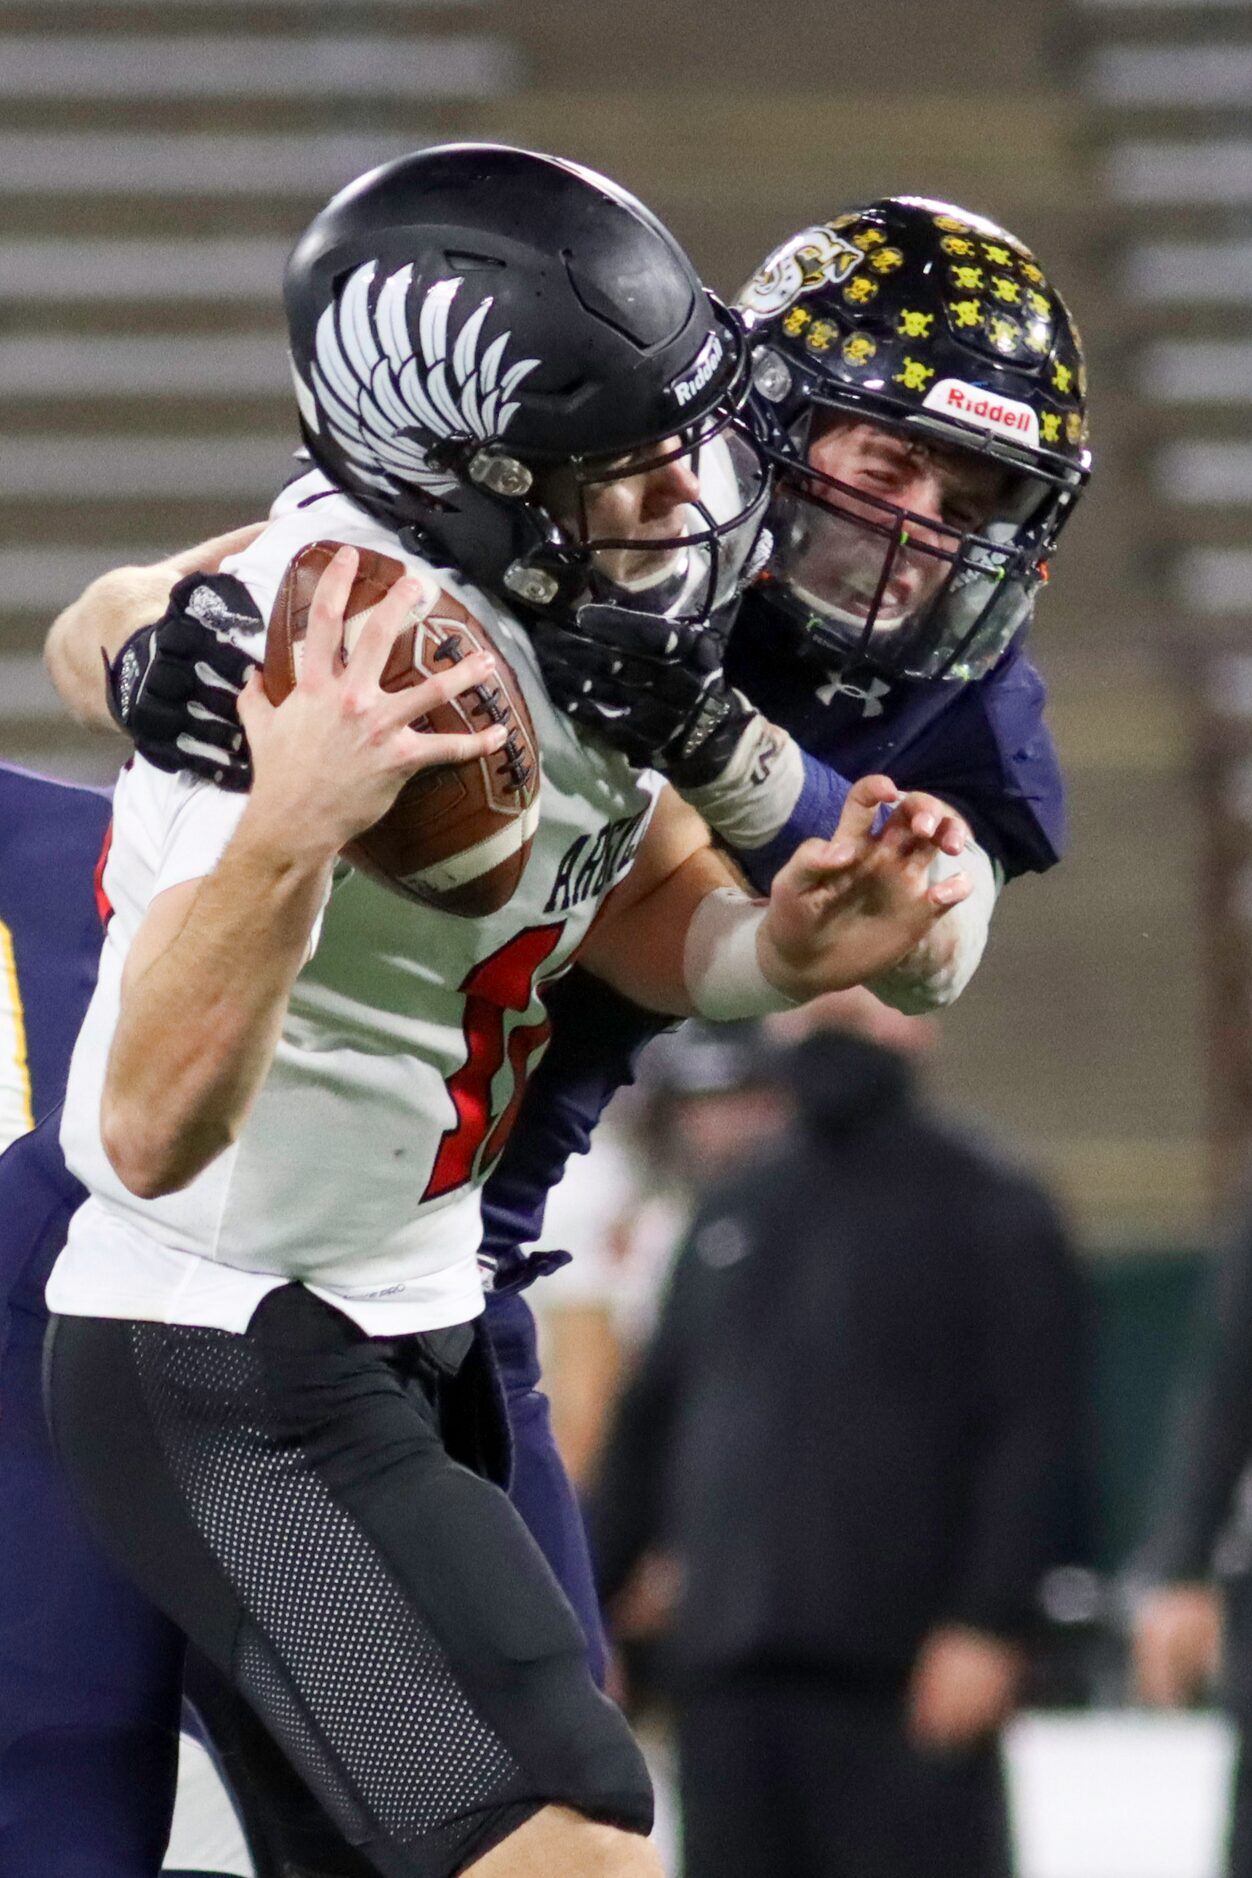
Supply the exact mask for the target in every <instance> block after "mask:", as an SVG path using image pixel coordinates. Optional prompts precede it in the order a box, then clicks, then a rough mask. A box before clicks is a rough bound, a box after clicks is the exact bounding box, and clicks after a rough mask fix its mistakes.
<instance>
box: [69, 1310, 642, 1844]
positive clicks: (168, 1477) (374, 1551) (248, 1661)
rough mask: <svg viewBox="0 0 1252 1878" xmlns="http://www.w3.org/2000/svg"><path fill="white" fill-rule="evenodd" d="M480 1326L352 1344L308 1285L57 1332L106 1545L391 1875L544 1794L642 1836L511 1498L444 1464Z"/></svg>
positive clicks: (519, 1818) (470, 1433)
mask: <svg viewBox="0 0 1252 1878" xmlns="http://www.w3.org/2000/svg"><path fill="white" fill-rule="evenodd" d="M471 1341H472V1334H471V1332H470V1330H469V1328H468V1327H467V1326H459V1327H457V1328H456V1329H454V1330H450V1331H437V1332H432V1333H427V1334H424V1335H412V1336H406V1337H399V1338H395V1339H391V1340H383V1339H378V1338H368V1337H366V1336H365V1335H364V1333H363V1332H362V1331H360V1330H359V1329H358V1328H357V1326H356V1325H355V1324H353V1323H352V1322H351V1321H350V1320H349V1319H348V1318H346V1317H344V1316H343V1315H342V1314H341V1313H340V1312H338V1311H335V1310H333V1309H332V1308H331V1307H330V1306H329V1305H326V1304H324V1303H322V1302H321V1301H320V1300H319V1299H317V1298H315V1297H314V1296H313V1295H312V1294H311V1293H310V1292H308V1291H306V1290H304V1289H303V1287H301V1286H299V1285H286V1286H283V1287H282V1288H281V1289H279V1290H276V1291H274V1292H271V1293H270V1295H269V1296H268V1297H267V1298H266V1299H265V1300H264V1301H263V1302H262V1304H261V1305H260V1306H259V1308H258V1309H257V1311H256V1313H255V1315H254V1317H253V1320H252V1323H251V1325H250V1326H249V1329H248V1331H247V1333H246V1334H244V1335H234V1334H232V1333H231V1332H228V1331H222V1330H214V1329H205V1328H199V1327H194V1326H187V1325H167V1324H151V1323H138V1322H129V1321H122V1320H113V1319H100V1318H75V1317H62V1318H57V1319H54V1320H53V1327H52V1331H51V1333H50V1339H49V1347H48V1359H47V1386H48V1400H49V1413H50V1417H51V1421H52V1428H53V1435H54V1439H55V1442H56V1445H57V1449H58V1454H59V1457H60V1460H61V1463H62V1465H63V1467H64V1469H65V1471H66V1473H67V1475H68V1477H69V1479H70V1481H71V1483H72V1485H73V1486H74V1488H75V1490H76V1493H77V1495H78V1498H79V1500H80V1502H81V1504H82V1506H83V1508H84V1511H85V1512H86V1514H87V1517H88V1518H89V1520H90V1521H91V1523H92V1524H93V1526H94V1527H95V1529H96V1532H97V1535H98V1536H99V1538H100V1539H101V1541H102V1542H103V1543H104V1544H105V1546H106V1547H107V1548H108V1549H109V1550H110V1551H111V1552H112V1554H113V1556H114V1558H115V1559H116V1560H117V1561H118V1563H119V1564H120V1565H121V1566H122V1567H123V1569H125V1570H126V1571H127V1572H128V1573H129V1574H130V1576H131V1577H132V1578H133V1579H134V1580H135V1581H136V1583H137V1584H138V1585H139V1586H140V1588H141V1589H142V1590H143V1591H144V1592H146V1593H147V1595H148V1596H149V1597H150V1598H151V1599H152V1600H153V1602H154V1603H156V1604H157V1605H158V1606H159V1607H160V1608H161V1609H163V1610H164V1611H166V1612H167V1614H168V1615H169V1616H170V1617H172V1618H173V1619H174V1621H175V1622H176V1623H177V1624H178V1625H179V1626H180V1627H181V1628H182V1629H183V1630H184V1631H185V1632H186V1633H187V1635H188V1637H189V1638H190V1639H191V1641H192V1642H193V1643H194V1644H195V1645H196V1647H197V1648H198V1649H199V1650H201V1651H202V1652H203V1653H204V1655H205V1656H206V1657H207V1658H208V1659H209V1661H210V1662H211V1663H212V1664H213V1665H214V1666H215V1667H216V1669H217V1670H218V1671H219V1672H220V1673H221V1674H222V1675H224V1676H226V1677H228V1678H229V1680H230V1682H231V1683H232V1684H233V1686H234V1687H235V1688H236V1689H237V1690H238V1691H239V1693H240V1694H241V1695H242V1696H243V1697H244V1698H245V1700H246V1701H247V1703H248V1704H249V1705H250V1707H251V1708H252V1710H253V1711H254V1712H255V1714H256V1715H257V1716H258V1718H259V1719H260V1721H261V1722H262V1723H263V1725H264V1728H265V1731H266V1734H267V1736H268V1737H269V1738H270V1739H271V1740H272V1741H273V1742H275V1743H277V1745H278V1746H279V1748H280V1749H281V1751H282V1756H283V1758H284V1761H285V1762H286V1763H288V1764H289V1765H290V1767H291V1768H293V1769H294V1770H295V1772H296V1773H297V1774H298V1775H299V1778H300V1782H302V1783H303V1787H304V1788H307V1790H308V1792H309V1793H310V1794H311V1795H312V1796H313V1798H314V1799H315V1801H316V1803H317V1806H318V1807H319V1808H321V1809H322V1810H323V1811H324V1812H325V1814H326V1815H328V1816H329V1818H330V1820H331V1821H332V1822H333V1824H334V1826H335V1828H336V1829H337V1832H338V1833H339V1834H342V1837H343V1838H344V1839H345V1840H347V1842H348V1843H349V1844H350V1845H351V1846H353V1847H354V1848H355V1849H356V1851H357V1853H358V1854H359V1855H360V1857H361V1859H362V1860H363V1861H364V1862H365V1865H366V1868H367V1869H373V1870H375V1871H377V1872H379V1873H382V1874H384V1875H385V1878H450V1875H451V1874H453V1873H455V1872H459V1871H461V1870H463V1869H464V1868H465V1866H466V1865H467V1864H469V1863H471V1862H472V1861H473V1860H474V1859H476V1858H478V1857H481V1856H482V1854H483V1853H484V1852H485V1851H486V1850H487V1849H488V1848H489V1847H490V1846H492V1845H494V1844H497V1843H498V1842H499V1841H500V1840H501V1839H503V1838H505V1837H507V1835H508V1834H509V1833H510V1832H512V1831H513V1830H515V1829H516V1827H517V1826H518V1825H520V1824H521V1823H522V1822H523V1821H524V1820H525V1819H527V1818H529V1817H530V1816H531V1815H532V1814H533V1813H535V1812H536V1811H538V1810H539V1808H540V1807H542V1806H544V1805H546V1804H549V1803H563V1804H565V1805H568V1806H572V1807H574V1808H576V1809H578V1810H579V1811H582V1812H584V1813H586V1814H587V1815H588V1816H589V1817H592V1818H596V1819H602V1820H606V1821H608V1822H610V1823H612V1824H615V1825H620V1826H623V1827H625V1828H626V1829H628V1830H633V1831H639V1832H646V1831H647V1830H648V1829H649V1827H650V1824H651V1794H650V1788H649V1785H648V1778H647V1774H646V1771H645V1769H644V1766H643V1761H642V1758H641V1756H640V1755H639V1752H638V1749H637V1748H636V1746H635V1744H634V1741H633V1740H632V1738H631V1736H630V1733H629V1730H628V1729H627V1728H626V1725H625V1723H624V1722H623V1720H622V1718H621V1716H620V1715H619V1714H618V1712H617V1710H616V1709H615V1708H613V1706H612V1704H611V1703H609V1702H607V1701H606V1699H605V1698H604V1697H603V1696H602V1695H600V1693H599V1692H598V1691H597V1690H596V1688H595V1686H594V1684H593V1682H592V1680H591V1676H590V1674H589V1672H588V1669H587V1663H586V1651H585V1644H584V1641H583V1637H582V1633H581V1630H580V1628H579V1626H578V1623H577V1620H576V1619H575V1617H574V1615H573V1612H572V1611H571V1610H570V1608H569V1605H568V1604H567V1603H566V1601H565V1599H564V1597H563V1596H562V1594H561V1592H560V1590H559V1588H558V1587H557V1585H556V1581H555V1579H554V1578H553V1577H552V1574H551V1572H550V1571H549V1569H548V1567H547V1565H546V1564H545V1562H544V1561H543V1558H542V1556H541V1555H540V1553H539V1551H538V1549H537V1547H536V1546H535V1545H534V1543H533V1541H532V1540H531V1538H530V1536H529V1534H528V1533H527V1531H526V1529H525V1527H524V1526H523V1524H522V1522H521V1520H520V1519H519V1518H518V1516H517V1514H516V1513H515V1512H514V1510H513V1508H512V1506H511V1505H510V1503H509V1501H508V1499H507V1497H506V1495H505V1494H504V1493H503V1492H501V1491H500V1490H499V1488H497V1487H495V1486H493V1485H491V1484H490V1483H489V1482H488V1481H487V1480H485V1479H483V1478H482V1477H481V1476H480V1474H478V1473H476V1472H475V1471H473V1470H472V1468H471V1467H469V1466H466V1465H464V1464H462V1463H461V1462H459V1461H457V1460H454V1459H453V1458H452V1456H451V1454H450V1453H449V1445H452V1446H454V1447H462V1448H465V1449H466V1450H467V1452H468V1451H469V1450H473V1451H474V1452H481V1451H484V1450H485V1448H486V1447H488V1446H489V1445H490V1443H489V1441H487V1442H484V1440H483V1435H484V1428H483V1426H482V1425H481V1424H482V1422H483V1420H484V1418H483V1416H482V1412H481V1403H480V1401H479V1399H478V1397H477V1395H476V1393H475V1392H473V1391H468V1392H467V1391H466V1389H465V1387H464V1376H465V1372H466V1368H467V1364H466V1357H467V1352H468V1350H469V1348H470V1346H471ZM486 1419H487V1420H489V1417H488V1418H486ZM486 1432H487V1434H488V1435H489V1433H490V1430H489V1429H487V1430H486ZM257 1765H260V1762H259V1761H258V1762H257ZM259 1777H260V1778H262V1779H264V1778H265V1775H264V1770H263V1768H262V1770H261V1773H260V1776H259ZM279 1784H280V1783H276V1790H277V1787H278V1785H279ZM291 1791H292V1793H298V1792H299V1788H296V1787H294V1786H293V1787H292V1789H291ZM277 1797H278V1801H279V1803H280V1804H283V1803H286V1800H285V1796H284V1794H283V1793H281V1792H279V1793H278V1794H277ZM299 1836H300V1833H299V1830H298V1829H297V1833H296V1837H297V1838H299Z"/></svg>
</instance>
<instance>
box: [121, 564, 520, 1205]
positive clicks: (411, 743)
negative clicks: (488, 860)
mask: <svg viewBox="0 0 1252 1878" xmlns="http://www.w3.org/2000/svg"><path fill="white" fill-rule="evenodd" d="M356 565H357V556H356V554H355V552H354V551H353V550H352V549H350V548H349V549H343V550H341V551H340V553H339V554H338V555H337V556H336V557H335V560H334V561H333V562H332V563H331V566H330V568H329V569H328V570H327V573H326V574H325V576H324V577H323V579H322V581H321V583H320V584H319V587H318V590H317V594H316V596H315V598H314V602H313V606H312V608H311V610H310V615H309V630H308V635H307V639H306V642H305V658H304V666H303V670H302V673H301V675H300V678H299V679H298V681H297V683H296V685H295V688H294V690H293V691H292V692H291V694H290V696H289V697H287V698H286V699H285V700H284V701H283V703H282V704H281V705H278V706H274V705H271V704H270V703H269V702H268V700H267V699H266V697H265V694H264V691H263V689H262V687H261V681H260V676H259V674H258V673H254V674H253V676H252V678H251V679H250V680H249V682H248V684H247V686H246V687H245V689H244V691H243V693H242V695H241V697H240V715H241V717H242V720H243V722H244V725H245V727H246V729H247V731H248V736H249V739H250V741H251V743H252V748H253V753H254V759H255V766H256V777H255V782H254V784H253V788H252V792H251V795H250V796H249V799H248V802H247V805H246V807H245V808H244V810H243V813H242V815H241V818H240V821H239V825H238V828H237V829H236V831H235V834H234V836H233V837H232V839H231V841H230V843H229V844H228V846H227V848H226V850H225V852H224V854H223V856H222V859H221V861H220V862H219V864H218V866H217V867H216V868H215V869H214V871H213V872H212V873H211V874H209V875H207V876H206V877H205V878H204V879H203V880H200V881H192V882H188V883H186V884H185V885H182V886H179V887H174V888H171V889H170V890H169V891H168V892H166V893H163V894H160V895H158V897H157V898H156V899H155V900H154V901H153V903H152V906H151V908H150V909H149V911H148V913H147V915H146V917H145V920H144V922H143V924H142V926H141V927H140V929H139V932H138V934H137V935H136V938H135V941H134V944H133V946H132V948H131V950H130V953H129V955H128V958H127V962H126V970H125V974H124V978H123V983H122V1005H121V1015H120V1018H119V1022H118V1026H117V1030H116V1033H115V1036H114V1041H113V1047H112V1050H111V1053H110V1057H109V1065H108V1072H107V1076H106V1081H105V1091H104V1100H103V1109H102V1129H103V1136H104V1141H105V1146H106V1150H107V1152H108V1155H109V1158H110V1160H111V1161H112V1163H113V1166H114V1168H115V1170H116V1172H117V1174H118V1176H119V1178H120V1179H121V1180H122V1181H123V1182H124V1183H125V1184H126V1186H127V1187H129V1188H130V1189H131V1191H132V1192H135V1193H137V1194H139V1195H141V1196H142V1197H143V1198H146V1199H152V1198H156V1197H158V1196H159V1195H160V1194H162V1193H168V1192H172V1191H175V1190H176V1189H178V1188H179V1187H182V1186H185V1185H186V1184H187V1183H188V1182H189V1181H191V1180H192V1179H194V1178H195V1176H196V1175H197V1174H198V1173H200V1172H201V1171H202V1170H203V1169H204V1168H205V1167H206V1166H208V1164H209V1162H210V1161H212V1160H213V1159H214V1158H215V1156H216V1155H218V1154H219V1153H220V1152H221V1151H222V1150H223V1148H225V1147H227V1146H228V1145H229V1143H230V1142H231V1141H232V1140H234V1139H235V1137H236V1136H237V1134H238V1131H239V1129H240V1127H241V1126H242V1124H243V1122H244V1120H245V1119H246V1117H247V1114H248V1112H249V1109H250V1108H251V1105H252V1102H253V1101H254V1099H255V1097H256V1094H257V1091H258V1090H259V1088H260V1086H261V1083H262V1081H263V1080H264V1077H265V1075H266V1073H267V1071H268V1069H269V1066H270V1063H271V1060H272V1058H273V1054H274V1050H275V1047H276V1045H277V1042H278V1036H279V1031H280V1028H281V1025H282V1020H283V1016H284V1014H285V1012H286V1008H287V1000H288V997H289V996H290V992H291V987H292V984H293V982H294V980H295V977H296V974H297V972H298V971H299V970H300V967H301V966H302V964H303V963H304V960H305V958H306V956H307V951H308V946H309V941H310V937H311V935H312V932H313V928H314V925H315V923H316V920H317V917H318V913H319V911H320V908H321V906H322V903H323V901H324V898H325V895H326V892H327V890H328V887H329V883H330V874H331V868H332V866H333V864H334V860H335V856H336V855H337V854H338V853H339V851H340V849H341V848H342V847H343V846H344V845H345V843H347V842H348V841H350V840H351V839H352V837H353V836H354V835H356V834H359V833H360V832H361V830H363V829H365V828H368V827H369V826H370V825H371V824H372V823H373V822H375V821H377V820H378V818H379V816H381V815H382V814H384V813H385V812H386V810H387V809H388V808H389V807H390V806H391V803H392V802H393V801H394V799H395V797H396V795H397V793H398V792H399V789H400V787H401V785H402V784H403V783H404V782H405V781H406V779H407V778H408V777H410V776H412V775H414V774H416V773H417V771H419V770H421V769H426V768H431V767H434V766H436V765H438V764H443V763H460V762H466V761H469V760H470V759H471V758H474V757H478V756H482V755H486V754H489V753H490V752H492V751H494V750H497V749H499V748H500V746H501V744H502V743H503V741H504V738H505V736H506V734H507V733H506V731H505V730H504V728H503V726H501V725H493V726H492V727H491V728H490V729H488V730H485V731H481V732H476V733H474V734H472V735H471V734H467V735H462V736H437V735H428V734H423V733H420V732H417V731H414V730H412V729H411V728H410V725H411V722H412V720H413V719H414V718H415V717H416V716H419V715H421V714H422V713H423V712H424V711H428V710H431V709H433V708H434V706H435V705H437V704H439V703H442V702H443V701H444V700H446V699H448V698H451V697H456V696H459V695H460V693H461V692H462V691H464V690H465V689H467V688H468V687H469V686H471V685H475V684H482V683H484V682H485V680H486V679H487V678H488V677H489V676H490V674H491V671H492V670H493V662H492V660H491V659H490V657H489V656H488V655H481V656H475V657H471V658H466V659H464V660H463V661H462V662H461V663H460V664H459V665H457V666H455V667H454V668H453V669H451V670H450V671H449V672H447V673H446V674H441V675H440V676H439V677H438V678H434V679H430V680H428V681H426V683H425V684H423V685H420V686H414V687H411V688H409V689H407V690H405V691H404V692H403V693H400V694H396V693H394V692H384V691H383V689H382V687H381V684H380V682H379V681H380V678H381V675H382V671H383V667H384V665H385V663H386V660H387V655H388V653H389V651H390V649H391V646H392V643H393V641H394V639H395V636H396V634H397V632H398V631H399V630H400V629H401V627H402V625H403V622H404V620H405V618H406V616H407V614H408V612H409V611H410V609H411V607H412V606H413V603H414V601H415V600H416V598H417V597H418V595H419V593H420V590H421V588H420V582H418V581H416V580H402V581H399V582H397V584H396V586H395V587H394V588H393V589H392V591H391V593H390V594H389V595H388V596H387V599H386V600H385V601H384V602H383V603H382V604H381V605H380V606H379V607H378V608H377V611H376V612H375V613H374V615H373V617H372V618H371V620H370V621H369V622H368V623H367V625H366V626H365V627H364V629H363V630H362V632H361V635H360V639H359V640H358V642H357V646H356V648H355V650H354V653H353V658H352V665H351V669H350V670H349V669H348V667H346V666H345V665H344V664H343V662H342V660H341V658H340V642H341V635H342V625H343V612H344V606H345V604H346V602H347V598H348V593H349V591H350V589H351V586H352V580H353V576H354V574H355V572H356Z"/></svg>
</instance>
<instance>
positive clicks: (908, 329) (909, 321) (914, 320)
mask: <svg viewBox="0 0 1252 1878" xmlns="http://www.w3.org/2000/svg"><path fill="white" fill-rule="evenodd" d="M934 323H935V316H934V314H933V313H915V312H912V311H910V310H909V309H908V308H905V310H904V311H903V312H902V313H901V315H900V317H899V319H898V320H897V321H896V331H897V332H901V333H903V334H904V336H905V338H906V339H929V338H930V329H931V327H932V326H933V325H934Z"/></svg>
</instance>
